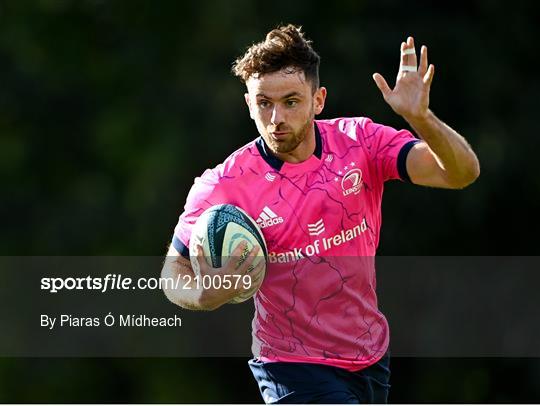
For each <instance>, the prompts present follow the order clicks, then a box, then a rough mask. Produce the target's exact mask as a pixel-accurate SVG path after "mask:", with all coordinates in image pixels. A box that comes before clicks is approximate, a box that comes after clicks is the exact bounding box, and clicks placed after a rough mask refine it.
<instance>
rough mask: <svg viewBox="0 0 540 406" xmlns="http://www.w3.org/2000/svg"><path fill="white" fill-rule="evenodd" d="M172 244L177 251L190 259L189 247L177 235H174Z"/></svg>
mask: <svg viewBox="0 0 540 406" xmlns="http://www.w3.org/2000/svg"><path fill="white" fill-rule="evenodd" d="M172 246H173V247H174V249H175V250H176V251H178V252H179V253H180V255H182V256H183V257H184V258H187V259H189V248H188V247H186V246H185V245H184V243H183V242H182V241H180V240H179V239H178V238H177V237H176V236H174V237H173V240H172Z"/></svg>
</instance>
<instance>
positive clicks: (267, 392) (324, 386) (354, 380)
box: [248, 353, 390, 403]
mask: <svg viewBox="0 0 540 406" xmlns="http://www.w3.org/2000/svg"><path fill="white" fill-rule="evenodd" d="M248 364H249V367H250V368H251V372H252V373H253V375H254V376H255V379H256V380H257V383H258V384H259V390H260V391H261V395H262V397H263V399H264V401H265V402H266V403H386V402H387V400H388V391H389V389H390V384H389V381H390V356H389V355H388V353H386V354H385V355H384V357H382V358H381V359H380V360H379V361H378V362H377V363H375V364H373V365H371V366H369V367H367V368H365V369H362V370H360V371H356V372H350V371H347V370H346V369H342V368H337V367H332V366H328V365H321V364H307V363H296V362H261V361H257V360H255V359H252V360H250V361H249V362H248Z"/></svg>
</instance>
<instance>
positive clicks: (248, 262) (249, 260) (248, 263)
mask: <svg viewBox="0 0 540 406" xmlns="http://www.w3.org/2000/svg"><path fill="white" fill-rule="evenodd" d="M258 252H259V247H257V246H255V247H253V249H252V250H251V251H250V252H249V255H248V256H247V257H246V258H244V259H243V260H242V262H241V263H239V265H240V267H239V269H238V270H239V271H240V273H248V272H249V271H250V269H251V270H253V268H254V267H253V266H252V264H253V262H254V261H255V259H256V258H257V253H258Z"/></svg>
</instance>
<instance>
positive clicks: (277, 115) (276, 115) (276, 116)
mask: <svg viewBox="0 0 540 406" xmlns="http://www.w3.org/2000/svg"><path fill="white" fill-rule="evenodd" d="M280 110H281V109H280V108H279V106H278V105H277V104H275V105H274V108H273V109H272V117H270V122H271V123H272V124H273V125H278V124H281V123H282V122H283V117H282V113H281V111H280Z"/></svg>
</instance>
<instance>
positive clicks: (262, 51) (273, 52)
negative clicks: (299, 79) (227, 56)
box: [232, 24, 321, 91]
mask: <svg viewBox="0 0 540 406" xmlns="http://www.w3.org/2000/svg"><path fill="white" fill-rule="evenodd" d="M311 44H312V41H310V40H307V39H306V38H305V37H304V33H303V32H302V27H299V26H298V27H297V26H295V25H292V24H288V25H285V26H281V27H278V28H276V29H274V30H272V31H270V32H269V33H268V34H267V35H266V38H265V40H264V41H262V42H259V43H257V44H253V45H252V46H250V47H249V48H248V49H247V51H246V53H245V54H244V55H243V56H241V57H239V58H238V59H236V61H235V62H234V63H233V67H232V72H233V74H234V75H235V76H238V77H239V78H240V80H241V81H242V82H244V83H245V82H246V81H247V80H248V79H249V78H250V77H252V76H258V75H264V74H265V73H272V72H277V71H279V70H281V69H290V72H291V73H294V72H298V71H301V72H304V75H305V76H306V79H307V80H309V81H310V82H311V85H312V88H313V90H314V91H315V90H316V89H317V88H318V87H319V64H320V60H321V58H320V56H319V55H318V54H317V53H316V52H315V51H314V50H313V48H312V47H311Z"/></svg>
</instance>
